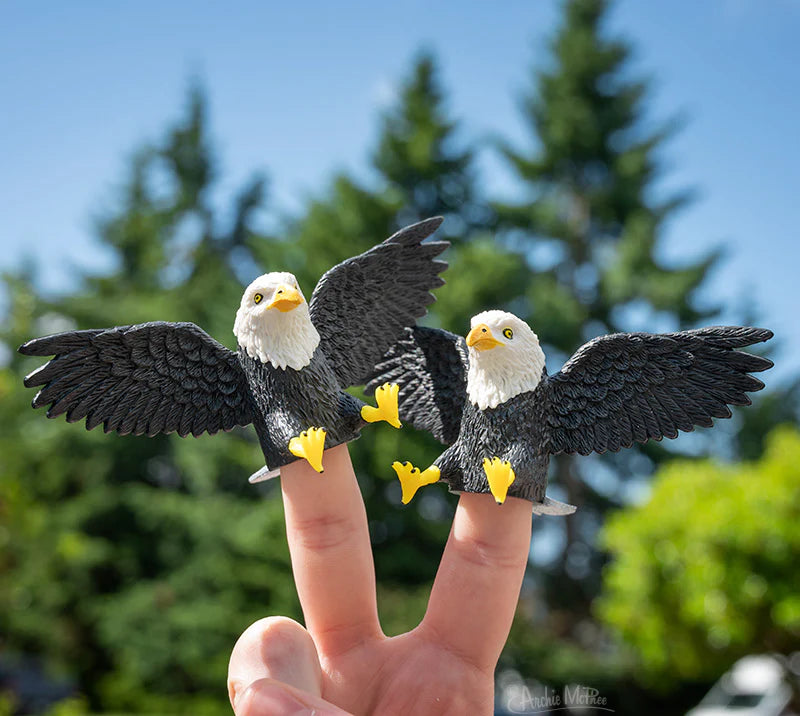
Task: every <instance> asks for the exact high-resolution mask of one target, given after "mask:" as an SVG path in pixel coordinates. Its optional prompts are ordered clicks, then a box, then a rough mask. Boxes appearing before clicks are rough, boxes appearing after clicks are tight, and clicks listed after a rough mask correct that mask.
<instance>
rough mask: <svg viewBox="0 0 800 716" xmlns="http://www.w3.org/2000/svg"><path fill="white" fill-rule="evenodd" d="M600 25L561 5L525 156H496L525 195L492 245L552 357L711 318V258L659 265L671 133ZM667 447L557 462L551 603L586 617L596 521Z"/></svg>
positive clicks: (510, 207)
mask: <svg viewBox="0 0 800 716" xmlns="http://www.w3.org/2000/svg"><path fill="white" fill-rule="evenodd" d="M607 14H608V3H607V2H606V0H567V2H566V3H565V5H564V16H563V21H562V24H561V26H560V27H559V28H558V30H557V31H556V33H555V36H554V38H553V40H552V42H551V45H550V60H549V62H548V63H547V68H546V69H545V70H542V71H535V72H534V73H533V87H532V88H531V90H529V92H528V94H527V95H526V96H525V97H524V105H523V107H524V116H525V120H526V122H527V124H528V126H529V128H530V131H531V134H532V136H533V140H534V146H533V147H532V148H526V149H517V148H513V147H510V146H508V145H504V146H502V156H503V157H504V158H505V160H506V161H507V163H508V165H509V166H510V168H511V169H512V170H513V172H514V173H515V175H516V176H517V178H518V180H519V181H520V183H521V184H522V186H523V187H524V188H525V190H526V192H527V197H526V198H525V200H524V201H521V202H516V203H512V202H499V203H497V204H496V205H495V206H494V208H495V211H496V213H497V218H498V225H499V227H500V228H501V233H500V235H501V237H503V238H504V240H505V241H506V242H507V243H508V244H509V245H513V246H514V247H515V248H516V249H517V250H519V251H520V252H521V253H522V254H523V255H524V256H525V258H526V260H527V262H528V264H529V266H530V268H531V270H532V271H533V276H532V278H531V281H530V286H529V289H528V292H527V299H528V302H527V305H528V314H527V315H526V316H524V317H525V318H526V319H527V320H528V321H529V323H530V324H531V326H532V327H533V328H534V330H535V331H536V332H537V333H538V335H539V337H540V339H541V341H542V343H543V344H544V345H545V348H546V350H549V353H550V355H551V356H553V355H555V357H556V358H557V359H558V358H565V357H568V356H569V355H571V354H572V352H574V350H575V349H576V348H578V347H579V346H580V345H581V344H582V343H583V342H585V341H586V340H588V339H590V338H592V337H594V336H596V335H599V334H602V333H610V332H615V331H620V330H631V328H638V329H640V330H641V329H644V330H664V329H666V330H671V329H677V328H679V327H687V326H691V325H694V324H696V323H697V322H699V321H700V320H701V319H706V318H708V317H709V316H711V315H713V313H714V310H713V309H712V308H709V309H706V310H703V309H702V308H700V307H699V306H698V302H697V300H696V294H697V290H698V289H699V288H700V286H701V285H702V283H703V281H704V279H705V277H706V275H707V273H708V271H709V270H710V269H711V267H712V266H713V265H714V264H715V262H716V261H717V259H718V254H717V253H716V252H714V253H711V254H709V255H708V256H706V257H705V258H703V259H701V260H699V261H694V262H689V263H684V264H683V265H681V266H671V265H666V264H665V263H664V262H663V261H662V260H661V259H660V258H659V252H658V248H659V240H660V238H661V237H662V234H663V230H664V223H665V221H666V220H667V219H668V218H670V217H671V216H672V215H673V214H674V213H675V212H676V211H677V210H678V209H679V208H681V207H682V206H683V205H684V204H685V203H686V201H687V200H688V198H689V195H688V194H687V193H682V194H676V195H672V196H664V194H663V192H662V191H660V190H659V186H658V180H659V178H660V176H661V170H662V166H663V165H662V159H661V154H662V151H663V148H664V144H665V142H666V141H667V140H668V138H669V137H670V135H671V134H672V132H673V131H674V130H675V128H676V125H675V123H674V122H668V123H666V124H664V125H662V126H659V127H656V128H653V125H652V123H651V122H650V121H649V118H648V117H647V115H646V113H645V104H644V103H645V100H646V98H647V93H648V83H647V82H645V81H643V80H639V79H636V78H634V77H632V74H631V71H630V56H631V48H630V46H629V45H628V44H627V43H626V42H624V41H622V40H619V39H616V38H613V37H610V36H609V35H608V33H607V32H606V30H605V27H604V21H605V18H606V16H607ZM633 318H636V319H638V321H637V322H636V324H635V325H633V324H632V323H631V321H632V319H633ZM558 365H559V362H558V360H556V361H555V366H552V365H551V369H552V368H554V367H556V366H558ZM668 448H669V446H668V445H667V443H664V444H662V445H649V446H647V447H645V448H644V449H642V450H638V451H627V452H623V453H620V454H619V455H618V456H610V457H608V458H606V459H604V460H602V461H600V460H599V459H597V460H583V461H581V462H580V463H577V462H576V461H574V460H573V459H570V458H566V457H562V458H559V459H558V460H556V461H555V470H554V479H552V480H551V484H553V485H554V486H555V487H554V492H557V491H558V490H559V489H560V490H563V496H564V497H565V498H566V500H567V501H569V502H571V503H572V504H575V505H577V506H578V512H577V513H576V515H575V516H574V517H572V518H569V519H567V520H565V521H564V523H563V528H564V529H565V530H566V546H565V550H564V552H563V553H562V554H563V557H564V558H563V559H558V560H556V561H555V562H554V563H553V565H552V573H551V574H550V577H549V579H548V580H547V588H548V592H549V595H550V599H548V601H549V602H550V603H551V604H558V605H561V606H568V607H570V606H571V607H572V608H574V609H576V610H578V611H579V612H583V613H586V610H587V609H588V605H589V602H590V600H591V598H592V596H593V595H594V594H595V593H596V590H597V588H598V583H599V582H598V580H599V573H600V568H601V566H602V558H601V556H600V554H599V553H598V552H597V551H596V550H595V548H594V534H595V531H596V528H597V525H598V523H599V520H600V518H601V516H602V515H603V513H605V512H606V511H607V510H608V509H609V508H611V507H613V506H617V505H619V504H621V503H623V502H624V501H625V489H626V485H625V480H624V478H625V477H626V476H628V475H630V474H633V473H637V474H641V473H642V471H643V470H644V471H645V472H647V471H648V465H650V466H652V463H653V461H656V460H659V459H660V458H661V457H662V456H664V455H665V454H667V453H666V450H667V449H668ZM642 456H646V457H645V458H644V460H643V457H642Z"/></svg>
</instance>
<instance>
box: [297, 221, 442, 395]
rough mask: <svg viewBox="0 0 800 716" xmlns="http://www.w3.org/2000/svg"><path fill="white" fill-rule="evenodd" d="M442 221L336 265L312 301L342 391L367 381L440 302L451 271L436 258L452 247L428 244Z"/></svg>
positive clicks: (314, 318) (411, 230)
mask: <svg viewBox="0 0 800 716" xmlns="http://www.w3.org/2000/svg"><path fill="white" fill-rule="evenodd" d="M441 223H442V219H441V218H440V217H436V218H433V219H426V220H425V221H421V222H419V223H417V224H413V225H412V226H407V227H406V228H405V229H402V230H400V231H398V232H397V233H396V234H394V235H393V236H390V237H389V238H388V239H386V241H384V242H383V243H381V244H378V245H377V246H375V247H373V248H371V249H370V250H369V251H366V252H364V253H363V254H361V255H359V256H355V257H353V258H351V259H348V260H347V261H344V262H342V263H340V264H339V265H337V266H334V267H333V268H332V269H331V270H330V271H328V272H327V273H326V274H325V275H324V276H323V277H322V278H321V279H320V280H319V283H318V284H317V287H316V288H315V289H314V293H313V295H312V296H311V301H310V302H309V310H310V312H311V320H312V321H313V323H314V326H315V328H316V329H317V331H318V332H319V334H320V338H321V343H320V347H321V348H322V350H323V352H324V354H325V357H326V358H327V360H328V362H329V363H330V364H331V366H332V367H333V370H334V372H335V373H336V377H337V379H338V380H339V383H340V384H341V386H342V387H347V386H350V385H360V384H362V383H364V382H365V381H366V379H367V377H368V375H369V373H370V371H371V370H372V368H373V366H374V365H375V364H376V363H377V362H378V360H380V358H381V356H383V355H384V353H386V351H387V350H388V349H389V348H390V346H391V345H392V344H393V343H395V342H396V341H397V339H398V338H400V336H401V335H402V333H403V329H404V328H406V326H413V325H414V324H415V323H416V321H417V319H418V318H421V317H422V316H424V315H425V313H427V306H428V305H429V304H431V303H433V302H434V301H435V300H436V299H435V298H434V296H433V294H432V293H430V291H431V289H434V288H437V287H439V286H441V285H443V284H444V280H443V279H441V278H440V277H439V274H440V273H441V272H442V271H444V270H445V269H446V268H447V264H446V263H445V262H444V261H437V260H435V257H436V256H438V255H439V254H440V253H442V251H444V250H445V249H446V248H447V247H448V246H449V245H450V244H449V243H448V242H446V241H429V242H427V243H422V241H423V240H424V239H426V238H427V237H428V236H430V235H431V234H432V233H433V232H434V231H436V229H437V228H439V225H440V224H441Z"/></svg>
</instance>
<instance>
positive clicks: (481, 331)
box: [467, 323, 503, 351]
mask: <svg viewBox="0 0 800 716" xmlns="http://www.w3.org/2000/svg"><path fill="white" fill-rule="evenodd" d="M467 345H468V346H469V347H470V348H475V349H476V350H479V351H488V350H490V349H492V348H494V347H495V346H502V345H503V344H502V343H501V342H500V341H498V340H497V339H496V338H495V337H494V336H493V335H492V330H491V328H489V326H487V325H486V324H485V323H479V324H478V325H477V326H475V328H473V329H472V330H471V331H470V332H469V333H467Z"/></svg>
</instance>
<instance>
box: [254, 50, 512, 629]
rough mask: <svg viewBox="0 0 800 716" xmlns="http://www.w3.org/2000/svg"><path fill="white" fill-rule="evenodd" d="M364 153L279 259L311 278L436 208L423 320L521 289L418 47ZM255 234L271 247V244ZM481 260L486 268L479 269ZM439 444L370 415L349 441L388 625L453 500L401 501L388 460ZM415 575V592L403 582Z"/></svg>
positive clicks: (432, 67)
mask: <svg viewBox="0 0 800 716" xmlns="http://www.w3.org/2000/svg"><path fill="white" fill-rule="evenodd" d="M371 157H372V164H371V168H372V169H373V170H374V174H375V176H376V179H377V181H376V182H375V185H374V186H373V185H372V184H370V186H369V187H365V186H362V185H361V184H359V183H358V182H356V181H355V180H354V179H352V178H351V177H349V176H346V175H338V176H336V177H335V178H334V179H333V181H332V183H331V185H330V187H329V189H328V191H327V192H326V194H324V195H323V196H320V197H318V198H315V199H314V200H312V201H311V202H310V203H309V205H308V207H307V210H306V211H305V213H304V215H303V216H302V217H300V218H299V219H298V220H297V221H295V222H294V223H293V225H292V226H291V227H290V229H289V231H288V241H287V247H286V249H287V259H288V260H289V261H290V262H291V263H290V264H289V266H290V268H291V270H292V271H294V272H295V273H296V274H297V275H298V276H299V277H301V283H302V284H303V286H307V287H311V286H313V285H314V284H315V282H316V280H317V279H318V277H319V276H320V274H321V273H322V272H323V271H325V270H327V268H329V267H330V266H331V265H333V264H335V263H336V262H338V261H341V260H342V259H345V258H347V257H348V256H352V255H353V254H354V253H356V252H357V251H363V250H365V249H367V248H369V247H370V246H371V245H373V244H374V243H375V242H377V241H380V240H382V239H383V238H385V237H387V236H389V235H390V234H391V233H393V232H394V231H396V230H397V229H398V228H400V227H401V226H403V225H405V224H407V223H410V222H413V221H416V220H418V219H421V218H425V217H428V216H435V215H444V216H445V217H446V221H445V223H444V225H443V226H442V229H440V230H439V231H438V232H437V234H436V236H437V237H445V238H447V239H449V240H450V241H451V242H452V243H453V248H452V249H450V250H449V252H448V253H447V254H446V256H445V258H446V259H447V260H448V261H449V262H450V264H451V268H450V269H448V271H446V272H445V274H444V278H445V280H446V281H447V286H446V287H445V288H443V289H441V290H439V291H437V292H436V294H437V302H436V303H435V304H433V305H432V306H431V307H430V309H431V311H430V316H429V318H428V319H426V320H427V321H428V322H431V323H434V324H437V325H441V326H444V327H446V328H448V329H450V330H453V331H457V332H459V333H461V334H465V333H466V331H467V329H468V326H469V318H470V316H471V315H473V314H474V313H477V312H478V311H479V310H481V309H482V308H486V307H489V306H492V305H497V304H498V303H499V304H501V305H505V304H507V302H508V301H509V300H511V299H512V298H513V297H515V296H518V295H519V294H520V293H522V291H523V290H524V286H525V285H526V270H525V268H524V266H522V265H521V264H520V262H519V259H518V257H517V256H516V255H514V254H513V253H512V252H510V251H507V250H504V249H502V248H501V247H498V246H496V244H495V243H494V241H493V238H492V237H491V235H490V234H489V233H488V231H487V225H488V224H489V223H490V221H491V210H490V208H489V207H488V205H487V204H486V202H485V201H483V200H482V199H481V197H480V192H478V191H477V189H476V181H475V173H476V170H475V163H474V155H473V152H472V151H471V150H470V149H468V148H466V145H465V141H464V139H462V138H461V137H459V132H458V125H457V122H456V121H454V120H453V119H452V118H451V116H450V113H449V110H448V107H447V99H446V96H445V93H444V91H443V89H442V85H441V81H440V79H439V70H438V68H437V63H436V61H435V59H434V57H433V56H432V55H431V54H430V53H422V54H420V55H419V56H418V57H417V58H416V59H415V61H414V63H413V66H412V68H411V71H410V72H409V74H408V76H407V77H406V78H405V80H404V81H403V82H402V85H401V87H400V90H399V92H398V97H397V100H396V102H395V103H394V104H393V105H392V106H391V107H389V108H388V109H387V110H386V111H385V112H384V114H383V116H382V118H381V133H380V136H379V139H378V141H377V146H376V149H375V150H374V151H373V152H372V155H371ZM260 246H261V250H262V251H264V252H266V251H268V250H270V249H269V246H268V245H267V244H263V243H261V245H260ZM254 250H255V251H259V248H258V247H254ZM259 256H261V257H263V258H266V255H265V254H263V253H259ZM489 265H490V266H491V267H492V269H491V271H487V270H486V267H487V266H489ZM387 278H388V277H387ZM441 449H442V447H441V445H440V444H439V443H437V442H436V441H435V440H433V438H431V437H430V436H429V435H427V434H424V433H422V432H415V431H413V430H412V429H411V428H408V427H407V428H405V429H403V430H402V431H396V430H394V429H393V428H390V427H386V426H381V425H376V426H371V427H370V429H369V436H368V437H365V438H364V439H362V440H359V441H356V442H354V443H353V444H352V445H351V454H352V456H353V461H354V464H355V467H356V473H357V475H358V477H359V482H360V485H361V488H362V492H363V494H364V499H365V501H366V503H367V513H368V515H369V518H370V523H371V528H372V539H373V549H374V552H375V562H376V568H377V574H378V581H379V587H380V589H381V592H382V593H381V600H380V607H381V611H382V617H383V619H384V626H385V627H386V628H387V629H388V630H389V631H396V630H399V629H405V628H410V627H412V626H414V625H415V624H416V621H417V620H418V619H419V617H420V616H421V613H420V610H421V609H422V608H423V607H424V604H425V602H426V601H427V586H428V585H429V583H430V582H431V580H432V579H433V576H434V573H435V570H436V567H437V566H438V562H439V556H440V554H441V548H442V546H443V544H444V541H445V537H446V535H447V531H448V529H449V517H450V516H451V515H452V510H453V505H454V502H455V500H454V498H452V497H451V496H448V495H446V493H445V491H444V490H443V489H435V490H429V491H426V492H425V493H421V494H420V496H419V497H418V498H417V499H416V500H415V501H414V502H413V503H412V504H411V505H409V506H408V507H403V506H402V505H401V504H400V487H399V483H398V481H397V478H396V476H395V474H394V472H393V471H392V469H391V463H392V461H393V460H395V459H402V460H411V461H413V462H414V463H415V464H428V463H430V461H431V460H433V459H434V458H435V457H436V456H437V455H438V454H439V452H441ZM415 584H416V585H419V592H418V593H415V594H416V595H417V598H416V599H415V598H410V597H409V596H408V594H407V593H408V592H409V589H413V586H414V585H415ZM412 604H413V606H411V605H412Z"/></svg>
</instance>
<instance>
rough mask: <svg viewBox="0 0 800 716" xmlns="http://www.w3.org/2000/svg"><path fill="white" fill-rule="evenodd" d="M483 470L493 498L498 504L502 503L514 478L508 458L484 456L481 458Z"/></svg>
mask: <svg viewBox="0 0 800 716" xmlns="http://www.w3.org/2000/svg"><path fill="white" fill-rule="evenodd" d="M483 471H484V472H485V473H486V480H487V482H488V483H489V489H490V490H491V491H492V495H494V499H495V500H497V504H498V505H502V504H503V503H504V502H505V500H506V495H507V494H508V488H509V487H511V483H512V482H514V479H515V478H516V475H515V474H514V470H512V469H511V463H510V462H508V460H505V461H502V460H500V458H499V457H493V458H492V459H491V460H489V458H488V457H485V458H483Z"/></svg>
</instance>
